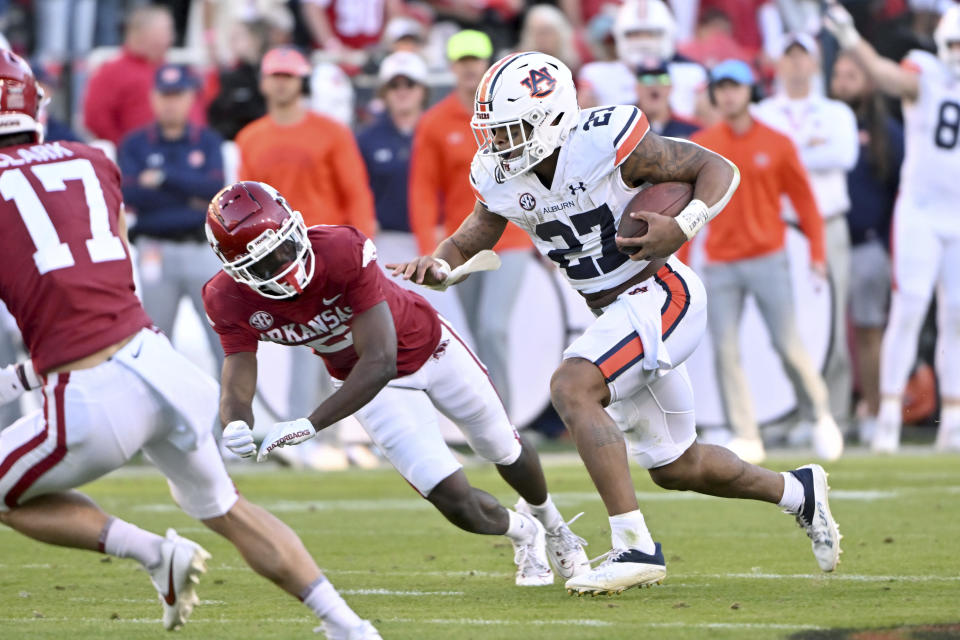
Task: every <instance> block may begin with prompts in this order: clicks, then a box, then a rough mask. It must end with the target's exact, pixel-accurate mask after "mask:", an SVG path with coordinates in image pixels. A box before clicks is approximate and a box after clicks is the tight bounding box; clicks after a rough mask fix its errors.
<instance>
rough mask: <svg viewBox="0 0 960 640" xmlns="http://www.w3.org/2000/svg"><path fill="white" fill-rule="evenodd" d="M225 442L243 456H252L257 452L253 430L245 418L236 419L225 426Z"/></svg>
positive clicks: (235, 452)
mask: <svg viewBox="0 0 960 640" xmlns="http://www.w3.org/2000/svg"><path fill="white" fill-rule="evenodd" d="M223 444H224V446H226V447H227V449H229V450H230V451H232V452H233V453H234V454H236V455H238V456H240V457H241V458H250V457H252V456H253V454H255V453H256V452H257V445H256V444H254V442H253V430H252V429H251V428H250V425H248V424H247V423H246V422H244V421H243V420H234V421H233V422H231V423H230V424H228V425H227V426H226V427H224V429H223Z"/></svg>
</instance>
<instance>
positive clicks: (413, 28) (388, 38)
mask: <svg viewBox="0 0 960 640" xmlns="http://www.w3.org/2000/svg"><path fill="white" fill-rule="evenodd" d="M425 39H426V34H425V33H424V29H423V25H422V24H421V23H420V22H419V21H417V20H415V19H413V18H410V17H408V16H396V17H394V18H391V19H390V22H388V23H387V26H386V27H385V28H384V30H383V46H384V48H385V49H386V50H387V51H388V52H389V53H396V52H397V51H409V52H411V53H419V52H420V49H421V48H422V47H423V43H424V40H425Z"/></svg>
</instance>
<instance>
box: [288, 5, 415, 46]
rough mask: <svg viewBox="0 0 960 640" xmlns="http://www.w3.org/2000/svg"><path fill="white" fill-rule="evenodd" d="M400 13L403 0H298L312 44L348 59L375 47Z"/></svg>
mask: <svg viewBox="0 0 960 640" xmlns="http://www.w3.org/2000/svg"><path fill="white" fill-rule="evenodd" d="M402 10H403V0H300V11H301V12H302V15H303V20H304V22H305V23H306V25H307V29H308V31H309V32H310V36H311V37H312V38H313V42H314V44H316V45H317V46H318V47H319V48H321V49H323V50H324V51H327V52H329V53H332V54H338V55H345V56H348V57H349V56H350V55H351V54H350V52H351V51H362V50H363V49H366V48H368V47H372V46H373V45H376V44H377V43H378V42H379V41H380V36H381V34H382V33H383V28H384V26H385V25H386V24H387V23H388V22H389V21H390V19H391V18H393V17H394V16H396V15H399V14H400V13H402Z"/></svg>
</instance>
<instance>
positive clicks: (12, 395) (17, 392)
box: [0, 360, 43, 405]
mask: <svg viewBox="0 0 960 640" xmlns="http://www.w3.org/2000/svg"><path fill="white" fill-rule="evenodd" d="M42 386H43V381H42V380H41V379H40V376H38V375H37V374H36V372H35V371H34V370H33V362H32V361H31V360H26V361H24V362H20V363H18V364H8V365H7V366H5V367H4V368H3V369H0V405H4V404H7V403H8V402H13V401H14V400H16V399H17V398H19V397H20V396H22V395H23V392H24V391H29V390H30V389H39V388H40V387H42Z"/></svg>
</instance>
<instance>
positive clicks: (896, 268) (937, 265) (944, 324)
mask: <svg viewBox="0 0 960 640" xmlns="http://www.w3.org/2000/svg"><path fill="white" fill-rule="evenodd" d="M824 22H825V26H826V27H827V29H828V30H830V31H831V32H832V33H833V34H834V35H835V36H836V37H837V40H838V41H839V42H840V46H841V47H843V48H844V49H846V50H847V51H849V52H850V53H851V54H852V55H854V56H855V57H856V58H857V59H858V60H859V61H860V62H861V63H863V65H864V67H865V68H866V69H867V72H868V73H869V74H870V76H871V78H872V79H873V81H874V82H875V83H876V85H877V87H879V88H880V89H881V90H882V91H884V92H886V93H888V94H890V95H893V96H899V97H900V98H902V99H903V118H904V129H905V131H904V136H905V154H904V161H903V167H902V169H901V172H900V194H899V196H898V198H897V204H896V208H895V210H894V218H893V232H892V234H893V237H892V239H891V242H890V245H891V248H892V252H893V281H894V287H893V298H892V302H891V307H890V320H889V323H888V324H887V329H886V331H885V332H884V336H883V351H882V353H881V357H880V393H881V396H882V399H881V402H880V414H879V416H878V421H877V431H876V433H875V435H874V438H873V442H872V448H873V450H874V451H877V452H882V453H892V452H894V451H896V450H897V448H898V447H899V445H900V426H901V399H902V397H903V390H904V386H905V385H906V382H907V377H908V376H909V375H910V370H911V368H912V367H913V363H914V361H915V360H916V357H917V339H918V337H919V334H920V328H921V326H922V324H923V320H924V318H925V317H926V314H927V308H928V307H929V306H930V298H931V297H932V295H933V290H934V287H935V286H936V287H937V291H938V293H937V311H938V317H937V329H938V339H937V362H936V368H937V375H938V377H939V383H940V395H941V412H940V429H939V432H938V434H937V442H936V447H937V449H939V450H941V451H960V360H958V358H957V354H960V215H958V214H957V210H956V209H957V202H960V181H958V180H957V177H958V176H960V148H958V145H960V6H953V7H950V8H949V9H948V10H947V11H946V12H945V13H944V14H943V16H942V17H941V19H940V23H939V25H938V26H937V29H936V31H935V32H934V40H936V43H937V55H936V56H934V55H933V54H931V53H928V52H926V51H916V50H915V51H911V52H910V53H909V54H907V57H906V58H905V59H904V61H903V63H902V64H900V65H898V64H896V63H895V62H893V61H892V60H888V59H886V58H883V57H881V56H880V55H879V54H878V53H877V52H876V51H875V50H874V48H873V47H872V46H870V44H868V43H867V42H866V41H865V40H863V39H862V38H861V37H860V34H859V33H857V30H856V27H854V24H853V19H852V18H851V17H850V14H849V13H847V11H846V10H845V9H844V8H843V7H841V6H840V5H837V4H831V5H830V6H829V7H828V8H827V13H826V15H825V20H824Z"/></svg>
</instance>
